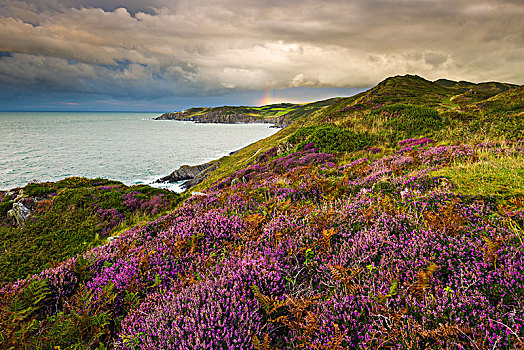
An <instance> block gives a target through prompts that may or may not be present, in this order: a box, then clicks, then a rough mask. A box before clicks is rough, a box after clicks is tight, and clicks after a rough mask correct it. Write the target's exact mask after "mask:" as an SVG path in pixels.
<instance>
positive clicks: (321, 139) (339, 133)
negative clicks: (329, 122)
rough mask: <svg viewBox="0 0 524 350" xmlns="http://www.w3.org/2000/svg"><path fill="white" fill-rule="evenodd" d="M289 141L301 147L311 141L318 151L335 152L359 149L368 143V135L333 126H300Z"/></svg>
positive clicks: (298, 147)
mask: <svg viewBox="0 0 524 350" xmlns="http://www.w3.org/2000/svg"><path fill="white" fill-rule="evenodd" d="M289 142H290V143H292V144H296V145H297V149H302V148H303V147H304V146H305V145H308V144H310V143H313V144H314V145H315V147H316V148H317V149H318V151H319V152H324V153H337V152H353V151H358V150H361V149H363V148H365V147H367V146H368V145H369V144H370V140H369V137H368V136H367V135H364V134H357V133H355V132H353V131H350V130H347V129H342V128H338V127H335V126H316V127H306V128H300V129H298V130H297V132H296V133H295V134H293V135H292V136H291V137H290V138H289Z"/></svg>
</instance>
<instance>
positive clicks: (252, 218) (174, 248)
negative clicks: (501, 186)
mask: <svg viewBox="0 0 524 350" xmlns="http://www.w3.org/2000/svg"><path fill="white" fill-rule="evenodd" d="M429 141H431V142H429ZM429 141H428V140H424V139H411V140H405V142H400V144H399V145H397V146H396V149H395V150H394V151H393V152H389V153H388V154H383V155H382V156H381V157H378V158H375V159H373V160H371V159H369V158H367V157H364V158H359V159H355V160H353V161H351V162H348V163H344V162H343V161H342V160H341V159H342V157H341V156H336V155H333V154H329V153H319V152H318V149H316V148H315V147H314V146H313V145H307V146H306V147H304V149H303V150H301V151H298V152H293V153H290V154H287V153H279V152H278V150H276V149H275V150H271V151H270V152H266V154H263V155H260V158H259V160H258V162H256V164H253V165H251V166H248V167H246V168H243V169H241V170H239V171H236V172H235V173H233V174H231V175H230V176H228V177H227V178H224V179H223V180H221V181H219V182H217V183H216V184H215V185H214V186H213V187H211V188H210V189H208V190H207V191H205V193H203V194H199V195H194V196H192V197H191V198H189V199H188V200H187V201H186V202H185V204H184V205H183V206H182V207H180V208H179V209H176V210H175V211H173V212H172V213H170V214H167V215H164V216H161V217H159V218H158V219H156V220H154V221H152V222H150V223H148V224H147V225H144V226H142V227H138V226H137V227H135V228H132V229H130V230H128V231H126V232H123V233H122V234H121V235H120V236H119V237H118V238H117V239H116V240H114V241H112V242H110V243H108V244H105V245H102V246H99V247H96V248H94V249H92V250H90V251H88V252H86V253H84V254H81V255H78V256H77V257H74V258H72V259H70V260H67V261H65V262H63V263H61V264H59V265H57V266H55V267H53V268H51V269H47V270H44V271H42V272H41V273H39V274H36V275H33V276H32V277H30V278H29V279H26V280H21V281H18V282H16V283H10V284H8V285H6V286H4V287H3V289H2V291H1V299H0V303H1V306H2V313H1V316H0V322H1V326H2V329H3V331H2V338H1V339H2V342H3V343H2V345H3V346H4V347H9V346H14V347H15V348H24V347H25V348H35V347H42V348H46V347H47V348H52V346H61V347H62V348H65V347H72V348H86V347H87V348H96V347H100V348H104V347H106V348H117V349H157V348H166V349H167V348H169V349H192V348H198V349H205V348H209V349H225V348H228V349H250V348H254V349H256V348H260V349H262V348H266V349H267V348H281V349H293V348H308V349H337V348H340V349H341V348H399V349H404V348H405V349H423V348H434V349H440V348H458V349H460V348H464V349H469V348H478V349H491V348H508V349H509V348H515V347H517V346H520V345H522V343H521V339H522V337H523V336H524V329H523V325H524V324H523V322H524V320H523V319H522V317H521V315H522V313H523V311H524V310H523V306H524V305H523V304H522V296H523V294H524V276H523V275H522V268H523V267H524V266H523V264H524V260H523V258H522V249H523V248H524V246H523V243H522V234H523V231H522V227H524V211H523V210H524V200H523V197H522V195H521V194H520V193H501V194H497V195H495V196H493V195H482V194H466V193H461V191H456V189H457V183H456V182H454V181H457V179H458V178H448V177H445V176H441V175H435V174H434V173H435V172H438V171H444V170H445V169H448V168H449V169H451V167H453V166H454V164H458V163H460V164H469V165H474V164H477V163H479V162H482V161H483V160H485V159H486V157H488V159H489V157H491V156H493V157H495V156H497V157H499V156H500V155H501V154H504V157H505V158H504V159H506V161H511V160H519V159H521V158H522V153H523V151H522V150H523V149H522V146H521V145H520V144H515V143H511V144H510V143H502V144H495V143H493V144H483V145H471V144H470V145H467V144H453V145H448V146H445V145H435V144H434V142H433V141H432V140H429ZM406 147H408V148H410V149H407V148H406ZM362 152H366V151H362ZM367 152H369V155H370V157H371V156H372V152H371V151H367Z"/></svg>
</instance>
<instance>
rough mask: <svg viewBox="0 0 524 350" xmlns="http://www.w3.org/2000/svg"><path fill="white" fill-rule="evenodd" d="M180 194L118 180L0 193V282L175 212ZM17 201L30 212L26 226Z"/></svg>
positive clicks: (41, 185) (29, 187)
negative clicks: (16, 214) (16, 211)
mask: <svg viewBox="0 0 524 350" xmlns="http://www.w3.org/2000/svg"><path fill="white" fill-rule="evenodd" d="M180 199H181V196H180V195H178V194H176V193H173V192H170V191H166V190H161V189H156V188H152V187H149V186H132V187H128V186H125V185H123V184H122V183H120V182H118V181H111V180H104V179H94V180H90V179H86V178H67V179H65V180H62V181H58V182H56V183H53V182H47V183H31V184H28V185H26V186H25V187H23V188H20V189H16V190H12V191H10V192H8V193H7V192H3V193H1V194H0V225H1V226H0V242H1V247H2V254H1V255H0V283H2V282H7V281H16V280H17V279H20V278H24V277H26V276H27V275H32V274H34V273H38V272H40V271H42V270H44V269H46V268H49V267H50V266H53V265H56V264H58V263H60V262H62V261H64V260H66V259H67V258H71V257H74V256H75V255H77V254H79V253H83V252H85V251H87V250H89V249H91V248H93V247H95V246H97V245H100V244H103V243H106V242H107V238H108V237H110V236H112V235H115V234H118V232H119V231H121V230H124V229H125V228H128V227H131V226H133V225H135V224H137V223H140V222H141V221H149V220H151V219H153V218H154V217H157V216H159V215H161V214H163V213H166V212H167V211H170V210H173V209H174V208H175V207H176V204H177V203H178V202H179V201H180ZM13 205H15V206H16V205H22V206H23V207H24V208H27V210H29V211H30V212H31V215H30V216H29V217H28V218H27V221H26V222H25V223H22V224H23V226H20V225H18V224H17V223H16V222H15V221H14V219H10V218H8V217H7V213H8V211H9V210H10V209H12V207H13Z"/></svg>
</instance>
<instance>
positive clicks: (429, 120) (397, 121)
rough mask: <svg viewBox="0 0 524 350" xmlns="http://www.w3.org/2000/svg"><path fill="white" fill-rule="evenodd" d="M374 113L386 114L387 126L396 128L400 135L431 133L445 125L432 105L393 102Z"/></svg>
mask: <svg viewBox="0 0 524 350" xmlns="http://www.w3.org/2000/svg"><path fill="white" fill-rule="evenodd" d="M372 114H383V115H386V116H387V121H386V123H385V127H386V128H389V129H392V130H394V131H395V132H396V133H397V134H399V137H409V136H418V135H424V134H429V133H431V132H432V131H435V130H438V129H440V128H441V127H442V126H443V124H442V120H441V118H440V115H439V113H438V112H437V111H436V110H434V109H433V108H430V107H421V106H411V105H405V104H393V105H390V106H385V107H382V108H379V109H377V110H375V111H374V112H372Z"/></svg>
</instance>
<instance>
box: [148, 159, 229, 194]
mask: <svg viewBox="0 0 524 350" xmlns="http://www.w3.org/2000/svg"><path fill="white" fill-rule="evenodd" d="M218 165H219V162H218V161H216V160H215V161H212V162H209V163H205V164H199V165H182V166H181V167H180V168H178V169H177V170H175V171H173V172H172V173H171V174H169V175H167V176H164V177H162V178H160V179H158V180H156V181H155V182H156V183H162V182H167V183H173V182H178V181H183V180H187V181H186V182H184V183H183V184H182V186H181V187H182V188H183V189H185V190H187V189H188V188H190V187H193V186H195V185H198V184H199V183H201V182H202V181H204V180H205V179H206V177H207V175H208V174H209V173H210V172H211V171H213V170H215V169H216V168H217V167H218Z"/></svg>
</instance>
